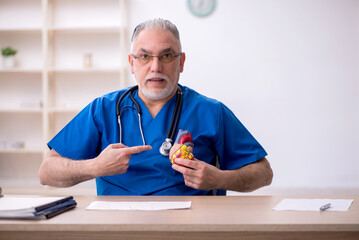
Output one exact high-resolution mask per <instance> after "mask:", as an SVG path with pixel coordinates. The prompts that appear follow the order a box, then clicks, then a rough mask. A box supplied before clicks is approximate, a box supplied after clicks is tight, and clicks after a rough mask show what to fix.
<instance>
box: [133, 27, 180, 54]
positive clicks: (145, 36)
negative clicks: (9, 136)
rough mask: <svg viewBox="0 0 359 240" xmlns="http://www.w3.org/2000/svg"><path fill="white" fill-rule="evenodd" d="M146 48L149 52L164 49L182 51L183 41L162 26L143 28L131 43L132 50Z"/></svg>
mask: <svg viewBox="0 0 359 240" xmlns="http://www.w3.org/2000/svg"><path fill="white" fill-rule="evenodd" d="M140 49H145V50H146V51H148V52H155V51H162V50H163V49H173V50H174V51H175V52H181V51H182V48H181V43H180V41H179V40H178V39H177V38H176V37H175V36H174V35H173V33H172V32H171V31H169V30H163V29H160V28H150V29H144V30H142V31H141V32H140V33H139V34H138V35H137V36H136V38H135V39H133V42H132V43H131V52H133V53H134V52H137V51H139V50H140Z"/></svg>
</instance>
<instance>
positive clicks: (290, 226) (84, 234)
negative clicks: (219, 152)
mask: <svg viewBox="0 0 359 240" xmlns="http://www.w3.org/2000/svg"><path fill="white" fill-rule="evenodd" d="M283 198H286V197H270V196H264V197H260V196H253V197H250V196H231V197H224V196H216V197H213V196H211V197H199V196H192V197H185V196H175V197H174V196H164V197H157V196H148V197H147V196H146V197H134V196H131V197H121V196H116V197H96V196H94V197H88V196H86V197H85V196H75V199H76V201H77V202H78V206H77V207H76V208H75V209H74V210H71V211H69V212H65V213H63V214H61V215H59V216H56V217H54V218H52V219H49V220H39V221H28V220H0V239H50V240H55V239H136V240H137V239H156V240H157V239H221V240H224V239H276V240H277V239H316V240H317V239H326V240H328V239H335V240H337V239H340V240H345V239H359V196H346V197H342V196H341V197H332V198H353V199H354V202H353V204H352V206H351V207H350V209H349V211H348V212H294V211H273V210H272V208H273V207H274V206H275V205H276V204H277V203H278V202H279V201H280V200H281V199H283ZM306 198H307V197H306ZM321 198H322V197H321ZM326 198H327V196H326ZM328 198H330V197H328ZM95 200H105V201H192V207H191V209H186V210H167V211H89V210H85V208H86V207H87V206H88V205H89V204H90V203H91V202H92V201H95Z"/></svg>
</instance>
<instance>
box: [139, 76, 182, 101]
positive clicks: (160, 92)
mask: <svg viewBox="0 0 359 240" xmlns="http://www.w3.org/2000/svg"><path fill="white" fill-rule="evenodd" d="M151 78H162V79H164V80H165V81H166V82H167V86H166V88H164V89H157V90H149V89H148V88H147V86H146V83H147V81H148V79H151ZM176 86H177V82H173V83H171V82H170V81H169V78H168V77H167V76H166V75H164V74H162V73H155V74H151V75H150V76H148V77H147V78H146V79H145V82H144V84H143V85H142V86H140V90H141V92H142V94H143V95H144V96H145V97H146V98H148V99H151V100H161V99H165V98H167V97H168V96H170V95H171V94H172V93H173V91H174V88H175V87H176Z"/></svg>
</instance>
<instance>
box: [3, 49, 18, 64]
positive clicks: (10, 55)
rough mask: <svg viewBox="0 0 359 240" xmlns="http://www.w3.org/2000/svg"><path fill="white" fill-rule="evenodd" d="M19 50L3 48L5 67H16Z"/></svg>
mask: <svg viewBox="0 0 359 240" xmlns="http://www.w3.org/2000/svg"><path fill="white" fill-rule="evenodd" d="M16 53H17V50H15V49H13V48H12V47H3V48H1V55H2V56H3V66H4V67H14V66H15V55H16Z"/></svg>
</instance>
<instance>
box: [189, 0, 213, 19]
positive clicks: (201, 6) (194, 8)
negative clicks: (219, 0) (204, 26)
mask: <svg viewBox="0 0 359 240" xmlns="http://www.w3.org/2000/svg"><path fill="white" fill-rule="evenodd" d="M187 4H188V8H189V10H190V11H191V13H193V14H194V15H196V16H198V17H205V16H208V15H210V14H211V13H212V12H213V11H214V8H215V7H216V0H187Z"/></svg>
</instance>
